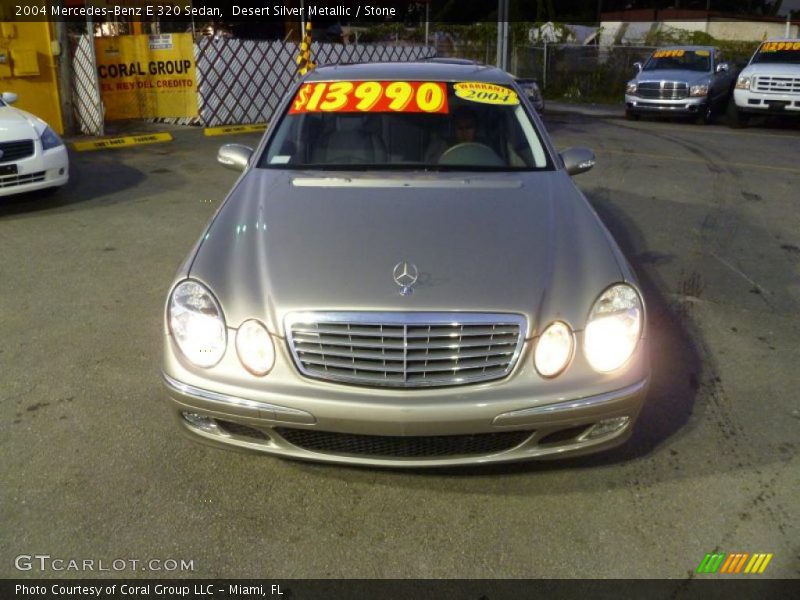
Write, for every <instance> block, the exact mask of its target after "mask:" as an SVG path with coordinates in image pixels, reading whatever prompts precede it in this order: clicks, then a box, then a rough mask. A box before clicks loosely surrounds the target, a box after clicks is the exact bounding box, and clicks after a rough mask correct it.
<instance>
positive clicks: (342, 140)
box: [311, 115, 387, 164]
mask: <svg viewBox="0 0 800 600" xmlns="http://www.w3.org/2000/svg"><path fill="white" fill-rule="evenodd" d="M368 125H369V124H368V123H367V121H366V119H365V117H363V116H361V115H355V116H350V115H337V116H336V118H334V119H332V123H331V124H330V129H328V130H327V131H325V132H323V133H322V135H321V136H320V138H319V140H318V142H317V144H316V146H315V147H314V148H313V150H312V152H311V162H312V163H318V164H383V163H386V159H387V152H386V145H385V144H384V143H383V140H382V139H381V137H380V134H378V133H377V131H375V129H374V128H370V127H369V126H368Z"/></svg>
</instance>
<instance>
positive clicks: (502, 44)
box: [497, 0, 509, 71]
mask: <svg viewBox="0 0 800 600" xmlns="http://www.w3.org/2000/svg"><path fill="white" fill-rule="evenodd" d="M508 4H509V0H497V68H499V69H503V70H504V71H505V70H507V68H508Z"/></svg>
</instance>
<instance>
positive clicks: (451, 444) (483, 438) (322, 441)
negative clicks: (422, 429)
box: [275, 427, 533, 458]
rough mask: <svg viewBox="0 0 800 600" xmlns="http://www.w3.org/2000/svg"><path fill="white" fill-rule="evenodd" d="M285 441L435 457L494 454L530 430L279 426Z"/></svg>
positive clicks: (334, 450) (330, 450)
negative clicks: (403, 432) (408, 432)
mask: <svg viewBox="0 0 800 600" xmlns="http://www.w3.org/2000/svg"><path fill="white" fill-rule="evenodd" d="M275 431H276V432H277V433H278V434H280V435H281V436H282V437H283V438H284V439H285V440H286V441H287V442H289V443H290V444H293V445H295V446H297V447H299V448H303V449H305V450H311V451H313V452H321V453H324V454H345V455H346V454H354V455H358V456H372V457H375V458H381V457H384V458H436V457H441V456H469V455H484V454H496V453H498V452H504V451H506V450H511V449H512V448H515V447H517V446H519V445H520V444H521V443H522V442H524V441H525V440H527V439H528V438H529V437H530V436H531V435H532V434H533V432H532V431H502V432H498V433H477V434H471V435H425V436H402V437H401V436H383V435H357V434H352V433H335V432H332V431H317V430H314V429H290V428H286V427H278V428H276V429H275Z"/></svg>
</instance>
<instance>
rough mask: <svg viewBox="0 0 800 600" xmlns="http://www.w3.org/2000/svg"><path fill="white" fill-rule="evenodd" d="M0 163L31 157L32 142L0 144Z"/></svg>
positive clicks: (21, 141)
mask: <svg viewBox="0 0 800 600" xmlns="http://www.w3.org/2000/svg"><path fill="white" fill-rule="evenodd" d="M0 151H1V152H2V155H0V163H7V162H13V161H15V160H19V159H21V158H25V157H26V156H33V140H19V141H17V142H0Z"/></svg>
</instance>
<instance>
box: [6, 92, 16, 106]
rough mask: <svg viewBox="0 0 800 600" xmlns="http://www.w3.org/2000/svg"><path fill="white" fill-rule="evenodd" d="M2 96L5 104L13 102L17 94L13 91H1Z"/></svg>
mask: <svg viewBox="0 0 800 600" xmlns="http://www.w3.org/2000/svg"><path fill="white" fill-rule="evenodd" d="M2 98H3V102H5V103H6V104H14V102H16V101H17V95H16V94H15V93H14V92H3V96H2Z"/></svg>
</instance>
